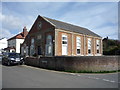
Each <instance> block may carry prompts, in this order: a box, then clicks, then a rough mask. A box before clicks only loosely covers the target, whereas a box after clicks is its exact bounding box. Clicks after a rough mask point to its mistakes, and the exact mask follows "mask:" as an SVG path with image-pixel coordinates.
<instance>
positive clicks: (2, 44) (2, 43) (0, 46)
mask: <svg viewBox="0 0 120 90" xmlns="http://www.w3.org/2000/svg"><path fill="white" fill-rule="evenodd" d="M4 48H7V39H6V38H1V39H0V54H1V53H2V51H3V49H4Z"/></svg>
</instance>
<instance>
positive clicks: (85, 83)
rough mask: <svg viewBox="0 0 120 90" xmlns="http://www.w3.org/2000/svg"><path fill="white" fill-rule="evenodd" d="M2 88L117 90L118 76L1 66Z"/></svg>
mask: <svg viewBox="0 0 120 90" xmlns="http://www.w3.org/2000/svg"><path fill="white" fill-rule="evenodd" d="M2 73H3V74H2V79H3V80H2V87H3V88H118V83H119V82H118V74H117V73H114V74H74V73H65V72H57V71H52V70H45V69H40V68H36V67H31V66H26V65H22V66H9V67H8V66H2Z"/></svg>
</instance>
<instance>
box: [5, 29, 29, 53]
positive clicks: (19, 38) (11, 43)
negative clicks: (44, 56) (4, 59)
mask: <svg viewBox="0 0 120 90" xmlns="http://www.w3.org/2000/svg"><path fill="white" fill-rule="evenodd" d="M27 34H28V32H27V29H26V27H24V28H23V32H21V33H19V34H17V35H15V36H13V37H12V38H10V39H8V40H7V41H8V47H7V48H6V51H7V52H16V53H20V44H22V43H23V42H24V39H25V37H26V36H27Z"/></svg>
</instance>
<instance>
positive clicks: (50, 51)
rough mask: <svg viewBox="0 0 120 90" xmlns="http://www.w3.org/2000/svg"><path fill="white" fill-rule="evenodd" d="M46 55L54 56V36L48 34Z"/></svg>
mask: <svg viewBox="0 0 120 90" xmlns="http://www.w3.org/2000/svg"><path fill="white" fill-rule="evenodd" d="M46 55H47V56H52V36H51V35H48V36H47V38H46Z"/></svg>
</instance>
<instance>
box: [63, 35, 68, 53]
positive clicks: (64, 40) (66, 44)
mask: <svg viewBox="0 0 120 90" xmlns="http://www.w3.org/2000/svg"><path fill="white" fill-rule="evenodd" d="M64 37H65V38H66V39H64ZM63 42H66V43H63ZM64 45H65V46H66V48H67V52H66V54H65V55H68V36H67V35H66V34H62V50H63V46H64ZM62 55H63V53H62Z"/></svg>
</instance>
